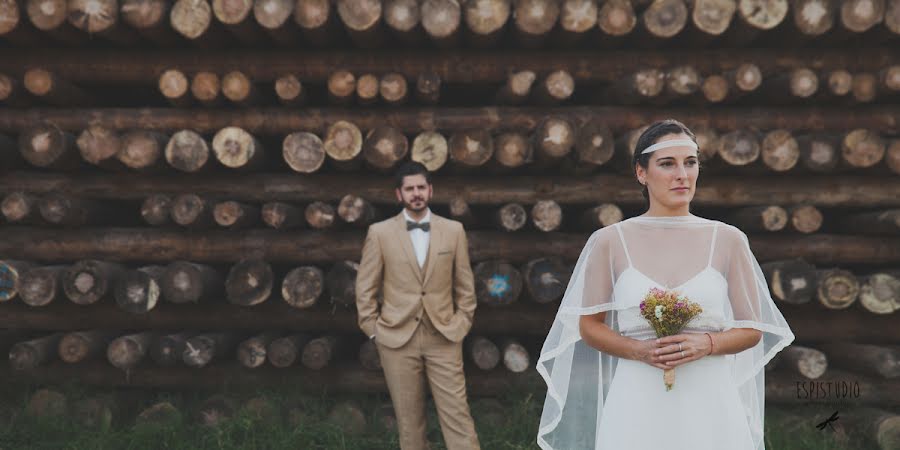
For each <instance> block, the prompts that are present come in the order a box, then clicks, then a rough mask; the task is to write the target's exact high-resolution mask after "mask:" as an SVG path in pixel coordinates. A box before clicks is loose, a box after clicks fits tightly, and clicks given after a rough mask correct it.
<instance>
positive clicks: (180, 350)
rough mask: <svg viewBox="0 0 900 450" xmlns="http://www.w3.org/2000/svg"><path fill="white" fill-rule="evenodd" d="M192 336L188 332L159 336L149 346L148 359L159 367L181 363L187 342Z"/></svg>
mask: <svg viewBox="0 0 900 450" xmlns="http://www.w3.org/2000/svg"><path fill="white" fill-rule="evenodd" d="M192 336H194V333H190V332H182V333H174V334H166V335H160V336H159V337H157V338H156V340H155V341H153V343H152V344H151V345H150V358H151V359H153V362H154V363H156V365H158V366H161V367H172V366H175V365H177V364H178V363H179V362H181V355H183V354H184V349H185V347H186V343H187V340H188V339H190V338H191V337H192Z"/></svg>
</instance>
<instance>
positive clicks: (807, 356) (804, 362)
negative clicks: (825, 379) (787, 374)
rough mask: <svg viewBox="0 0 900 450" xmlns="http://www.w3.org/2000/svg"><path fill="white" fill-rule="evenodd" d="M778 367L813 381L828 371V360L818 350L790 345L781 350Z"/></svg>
mask: <svg viewBox="0 0 900 450" xmlns="http://www.w3.org/2000/svg"><path fill="white" fill-rule="evenodd" d="M778 364H779V366H780V367H785V368H788V369H790V370H791V371H792V372H794V373H797V374H799V375H801V376H804V377H806V378H807V379H810V380H814V379H817V378H819V377H821V376H822V375H823V374H824V373H825V370H827V369H828V358H827V357H826V356H825V353H822V352H821V351H820V350H817V349H814V348H809V347H803V346H799V345H791V346H789V347H788V348H786V349H784V350H782V352H781V360H780V361H779V363H778Z"/></svg>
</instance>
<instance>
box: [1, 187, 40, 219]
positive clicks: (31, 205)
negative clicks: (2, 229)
mask: <svg viewBox="0 0 900 450" xmlns="http://www.w3.org/2000/svg"><path fill="white" fill-rule="evenodd" d="M39 204H40V198H39V197H37V196H35V195H31V194H28V193H26V192H11V193H9V194H8V195H6V196H5V197H3V203H2V205H0V209H2V211H3V217H4V218H5V219H6V221H7V222H8V223H10V224H17V225H38V224H41V223H43V222H44V219H43V218H42V217H41V211H40V208H39V207H38V205H39Z"/></svg>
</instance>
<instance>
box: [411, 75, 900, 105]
mask: <svg viewBox="0 0 900 450" xmlns="http://www.w3.org/2000/svg"><path fill="white" fill-rule="evenodd" d="M895 90H900V88H898V89H895ZM440 99H441V76H440V75H438V74H437V73H436V72H423V73H421V74H419V76H418V77H417V78H416V100H418V101H419V102H420V103H423V104H426V105H434V104H436V103H438V101H440Z"/></svg>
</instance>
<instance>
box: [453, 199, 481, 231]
mask: <svg viewBox="0 0 900 450" xmlns="http://www.w3.org/2000/svg"><path fill="white" fill-rule="evenodd" d="M447 207H448V209H449V210H450V218H451V219H453V220H456V221H458V222H460V223H462V224H463V225H466V226H469V225H472V224H474V223H475V215H474V214H473V213H472V208H470V207H469V203H468V202H466V199H465V198H463V197H453V198H452V199H450V204H449V205H448V206H447Z"/></svg>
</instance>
